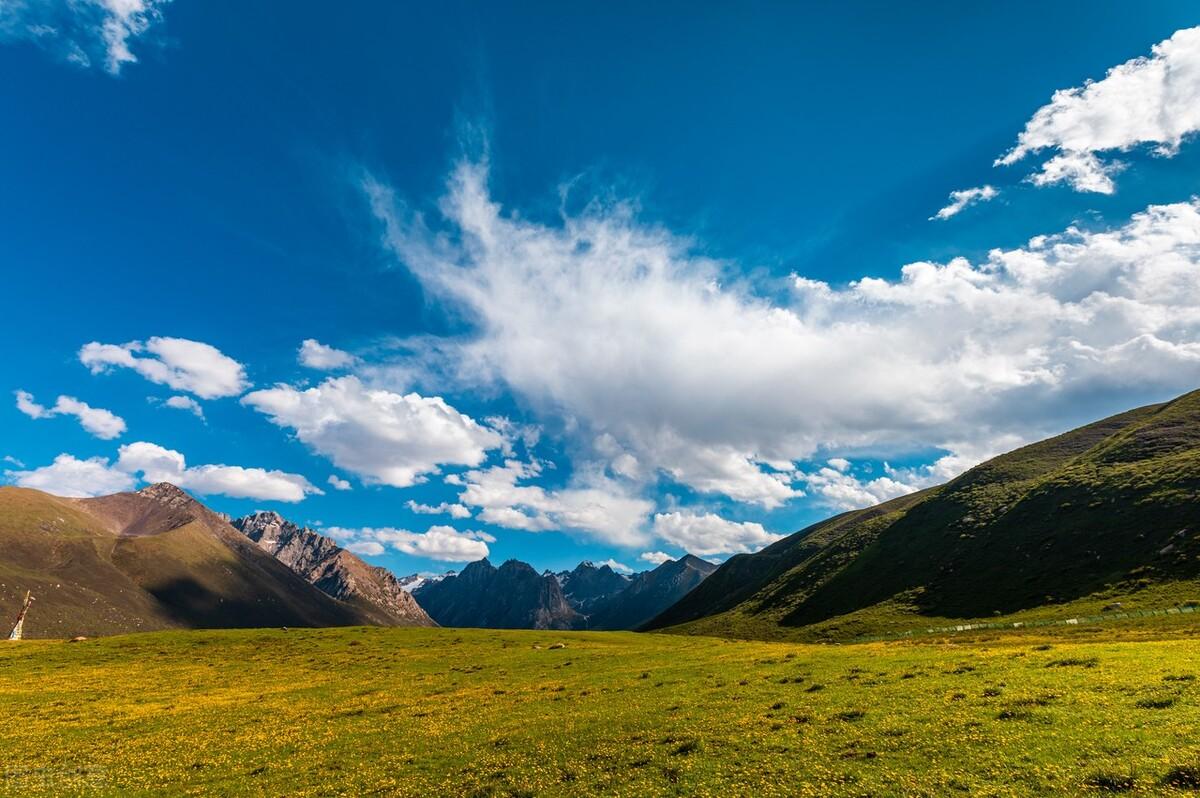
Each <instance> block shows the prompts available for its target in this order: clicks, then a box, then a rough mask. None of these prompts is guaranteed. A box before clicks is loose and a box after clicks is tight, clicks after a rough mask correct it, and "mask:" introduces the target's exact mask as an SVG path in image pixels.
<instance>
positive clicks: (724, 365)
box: [368, 164, 1200, 529]
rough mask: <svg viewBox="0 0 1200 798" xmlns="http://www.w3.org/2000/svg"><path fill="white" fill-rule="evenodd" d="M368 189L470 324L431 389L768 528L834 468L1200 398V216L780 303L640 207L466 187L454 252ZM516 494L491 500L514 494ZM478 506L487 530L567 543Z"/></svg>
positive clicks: (1193, 208) (506, 511) (504, 482)
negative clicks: (560, 430)
mask: <svg viewBox="0 0 1200 798" xmlns="http://www.w3.org/2000/svg"><path fill="white" fill-rule="evenodd" d="M368 191H369V194H370V196H371V198H372V201H373V207H374V209H375V212H376V213H377V214H378V216H379V218H380V219H381V220H382V221H383V223H384V228H385V235H386V241H387V243H388V245H389V246H391V247H392V249H393V251H394V252H395V254H396V255H397V257H398V259H399V260H401V261H402V262H403V263H404V264H405V265H407V267H408V268H409V269H410V270H411V271H412V272H413V273H414V274H415V275H416V276H417V277H418V278H419V280H420V281H421V283H422V285H423V286H424V287H425V289H426V291H427V292H428V293H429V295H430V297H431V298H432V299H434V300H436V301H439V302H441V303H443V304H444V305H446V306H448V307H449V308H450V309H451V310H452V311H453V312H455V313H456V314H458V315H459V316H460V317H462V318H464V319H466V320H467V321H468V323H469V324H470V332H469V333H468V334H466V335H464V336H463V337H461V338H457V339H453V340H441V341H438V342H437V346H436V349H435V350H433V351H432V352H431V354H430V356H431V357H435V358H437V359H438V363H439V367H438V368H437V369H436V370H434V372H433V373H435V374H436V375H437V376H438V377H445V375H447V374H449V375H450V376H451V377H452V378H455V380H456V382H457V386H458V387H460V388H462V389H463V390H470V389H473V388H480V387H489V386H493V385H495V384H500V385H503V386H506V387H508V388H511V389H512V390H513V391H515V392H516V393H517V395H518V397H519V398H520V399H521V400H522V401H524V402H525V403H526V404H527V405H528V406H529V407H531V408H532V409H533V411H534V412H536V413H541V414H543V415H545V416H547V417H558V418H565V419H568V420H569V422H570V424H569V426H568V431H569V432H573V434H574V435H575V436H576V444H577V449H575V450H574V451H578V452H581V454H579V455H578V457H579V458H580V460H581V461H582V462H583V464H584V465H587V464H588V463H589V462H602V463H605V468H606V469H607V470H608V471H611V472H613V473H614V475H616V473H617V472H616V469H614V468H612V467H611V465H609V464H611V463H612V462H613V460H614V458H615V457H617V456H619V455H620V454H629V455H631V457H632V458H633V462H634V463H636V467H633V463H630V468H628V469H622V470H623V471H624V472H625V474H632V475H634V476H637V475H639V474H640V475H648V476H646V477H645V478H652V477H653V475H654V474H666V475H668V476H669V477H671V478H672V479H674V480H676V481H678V482H680V483H683V484H684V485H687V486H689V487H691V488H692V489H694V490H698V491H701V492H705V493H717V494H723V495H726V496H730V497H733V498H735V499H738V500H739V501H743V502H753V503H757V504H760V505H762V506H764V507H768V508H769V507H775V506H778V505H779V504H781V503H783V502H786V501H788V500H789V499H791V498H792V497H795V496H798V495H801V493H802V492H803V489H804V488H803V484H802V483H798V482H797V481H796V479H795V472H794V467H793V466H792V465H791V464H792V463H795V462H800V461H805V460H809V459H811V458H812V457H813V456H815V455H817V454H819V453H820V452H821V451H830V450H842V451H847V450H851V449H853V448H854V447H871V448H872V449H873V450H874V451H877V452H889V451H897V452H898V451H904V452H915V451H918V450H927V449H928V447H930V446H936V447H940V448H942V449H944V450H945V451H946V453H947V456H949V457H951V461H952V462H955V463H957V464H958V465H959V466H960V467H966V466H969V465H971V463H970V462H969V459H968V458H967V457H966V456H965V453H966V452H967V451H968V449H971V450H974V449H983V448H987V446H988V445H989V444H991V443H992V442H994V441H998V440H1008V441H1012V442H1020V441H1024V440H1029V439H1032V438H1036V437H1041V436H1044V435H1046V434H1049V433H1052V432H1056V431H1061V430H1062V429H1064V428H1067V427H1068V426H1071V425H1073V424H1075V423H1077V422H1081V421H1085V420H1088V418H1089V416H1091V415H1092V414H1093V413H1094V409H1095V408H1096V407H1098V406H1100V407H1109V408H1112V409H1113V410H1114V411H1115V410H1117V409H1119V408H1121V407H1122V406H1127V401H1129V397H1136V398H1142V397H1147V396H1156V397H1164V398H1165V397H1167V396H1170V395H1171V394H1172V393H1181V392H1183V391H1184V390H1189V389H1190V388H1192V387H1194V386H1195V385H1196V384H1197V383H1200V343H1197V341H1198V340H1200V280H1197V270H1198V267H1200V264H1198V262H1197V261H1198V260H1200V254H1198V253H1200V250H1198V248H1197V243H1198V242H1200V201H1194V202H1185V203H1178V204H1174V205H1163V206H1152V207H1150V208H1148V209H1146V210H1145V211H1144V212H1142V213H1138V214H1136V215H1134V216H1133V217H1132V218H1131V219H1130V220H1129V221H1128V222H1127V223H1126V224H1124V225H1122V226H1119V227H1116V228H1113V229H1107V230H1099V231H1088V230H1083V229H1076V228H1070V229H1067V230H1066V231H1063V232H1061V233H1058V234H1055V235H1047V236H1039V237H1037V238H1034V239H1033V240H1031V241H1030V242H1028V244H1027V245H1025V246H1023V247H1018V248H1015V249H1008V250H1002V249H997V250H993V251H992V252H990V253H988V255H987V256H986V258H984V259H982V260H981V261H977V262H971V261H969V260H967V259H965V258H955V259H952V260H950V261H949V262H944V263H937V262H917V263H910V264H908V265H906V266H904V267H903V268H902V269H901V270H900V273H899V275H898V276H897V277H896V278H894V279H888V278H883V277H871V278H864V279H861V280H857V281H853V282H851V283H849V284H847V285H843V286H834V285H829V284H826V283H823V282H819V281H816V280H811V279H808V278H805V277H802V276H799V275H797V276H795V277H794V278H793V279H792V280H791V282H790V285H789V286H788V287H787V289H786V290H784V289H783V288H782V287H781V286H780V285H779V283H778V282H776V281H765V282H764V281H752V280H750V279H749V278H745V277H739V276H738V275H740V274H744V273H745V272H747V271H749V270H748V269H745V268H734V267H733V266H732V265H731V264H723V263H719V262H714V261H712V260H711V259H708V258H706V257H704V256H702V255H698V254H696V253H695V251H694V248H693V246H692V244H691V243H690V242H689V241H687V240H685V239H681V238H679V237H677V236H674V235H672V234H670V233H669V232H668V231H665V230H663V229H662V228H659V227H655V226H652V225H646V224H643V223H640V222H639V221H638V220H637V219H636V218H635V216H634V215H633V212H632V211H631V210H630V209H629V208H627V207H625V206H621V205H618V206H615V207H614V206H611V205H598V204H594V205H593V206H592V207H591V208H590V209H588V210H587V211H585V212H584V213H582V214H581V215H579V216H571V215H566V216H564V218H563V220H562V221H561V222H560V223H556V224H553V225H548V224H544V223H541V222H535V221H530V220H527V219H526V218H524V217H521V216H519V215H516V214H511V213H505V212H503V211H502V210H501V208H500V207H499V206H498V205H497V203H496V202H495V201H494V200H493V199H492V198H491V196H490V195H489V194H488V191H487V185H486V169H485V168H484V167H482V166H479V165H472V164H467V165H463V166H461V167H460V168H458V169H457V170H456V171H455V173H454V176H453V178H452V180H451V182H450V186H449V190H448V193H447V195H446V197H445V198H444V200H443V202H442V206H441V207H442V211H443V215H444V221H445V224H446V226H447V228H448V230H449V231H450V232H449V233H447V232H446V231H444V230H440V229H429V228H428V227H427V226H426V222H424V221H422V220H420V219H417V218H416V217H414V216H412V215H410V214H407V213H406V212H405V211H404V209H403V208H402V207H401V206H399V205H397V204H396V203H395V201H394V200H393V199H392V198H391V196H390V195H389V193H388V191H387V190H386V189H384V188H382V187H380V186H379V185H378V184H373V183H372V184H368ZM418 345H419V342H414V346H418ZM1083 399H1086V400H1088V407H1087V408H1084V405H1083V402H1082V401H1081V400H1083ZM1081 408H1084V409H1081ZM954 447H959V448H954ZM589 448H590V452H589ZM951 461H947V462H951ZM512 476H513V475H512V474H510V473H508V472H507V471H506V470H501V471H499V472H497V473H496V474H495V475H493V477H492V481H493V482H499V483H500V485H499V487H500V491H501V493H502V494H503V493H507V492H510V491H512V489H513V487H514V484H515V483H514V480H513V479H512ZM620 479H622V480H625V479H627V476H625V475H621V476H620ZM473 493H474V494H475V495H476V501H478V502H479V504H477V505H476V506H481V507H486V509H487V520H490V519H496V522H497V523H500V522H503V523H505V524H506V525H511V526H516V527H519V528H535V529H536V528H548V527H550V526H552V525H553V521H551V520H547V519H546V513H544V512H539V511H536V510H533V511H530V510H529V509H526V510H525V511H522V510H521V509H520V508H517V506H516V504H515V503H514V502H508V501H504V500H501V499H495V500H491V499H488V500H484V499H483V498H482V495H481V494H483V493H484V491H482V490H481V489H480V488H477V489H476V490H474V491H473ZM535 499H536V501H541V500H542V499H541V497H536V496H535ZM463 501H464V503H468V504H470V502H467V501H465V499H464V500H463ZM514 508H515V509H514Z"/></svg>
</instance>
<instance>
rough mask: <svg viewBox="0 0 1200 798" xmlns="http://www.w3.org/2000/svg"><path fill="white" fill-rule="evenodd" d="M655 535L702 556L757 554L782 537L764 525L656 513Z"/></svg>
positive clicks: (674, 513) (706, 514)
mask: <svg viewBox="0 0 1200 798" xmlns="http://www.w3.org/2000/svg"><path fill="white" fill-rule="evenodd" d="M654 534H655V535H657V536H658V537H660V538H662V539H663V540H665V541H667V542H668V543H672V544H674V545H676V546H679V547H680V548H681V549H684V550H685V551H687V552H688V553H689V554H695V555H697V556H699V557H705V556H707V555H710V554H739V553H743V552H753V551H758V550H759V549H761V548H762V547H763V546H766V545H768V544H770V543H774V542H775V541H777V540H779V539H780V538H782V537H783V535H774V534H772V533H770V532H768V531H767V530H765V529H763V526H762V524H756V523H753V522H751V521H744V522H741V523H738V522H736V521H727V520H726V519H724V518H722V517H721V516H719V515H714V514H713V513H703V514H700V513H692V512H673V513H658V514H656V515H655V516H654Z"/></svg>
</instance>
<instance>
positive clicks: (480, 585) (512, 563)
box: [413, 559, 586, 629]
mask: <svg viewBox="0 0 1200 798" xmlns="http://www.w3.org/2000/svg"><path fill="white" fill-rule="evenodd" d="M413 597H414V598H416V600H417V603H418V604H420V605H421V607H422V608H424V610H425V611H426V612H428V613H429V615H430V617H432V618H433V620H435V621H437V623H438V624H440V625H442V626H476V627H482V628H486V629H582V628H584V627H585V626H586V620H585V618H584V616H582V615H580V614H579V613H578V612H576V611H575V609H574V608H572V607H571V605H570V604H569V603H568V602H567V599H566V598H565V597H564V596H563V592H562V588H561V587H560V586H559V584H558V579H557V578H555V576H554V574H545V575H543V574H539V573H538V572H537V571H535V570H534V569H533V568H532V567H530V566H529V565H527V564H526V563H523V562H519V561H518V560H509V561H508V562H506V563H504V564H503V565H501V566H500V567H499V568H496V567H495V566H494V565H492V564H491V563H490V562H488V561H487V560H486V559H484V560H479V561H477V562H473V563H471V564H470V565H468V566H467V567H466V568H464V569H463V570H462V573H460V574H458V575H457V576H447V577H446V578H444V579H442V580H441V581H438V582H430V583H427V584H424V585H422V586H421V587H419V588H417V589H416V590H415V591H413Z"/></svg>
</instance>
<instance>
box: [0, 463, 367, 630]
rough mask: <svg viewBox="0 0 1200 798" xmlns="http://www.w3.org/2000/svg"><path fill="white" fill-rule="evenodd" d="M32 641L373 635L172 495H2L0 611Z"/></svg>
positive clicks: (356, 614)
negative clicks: (176, 634) (234, 633)
mask: <svg viewBox="0 0 1200 798" xmlns="http://www.w3.org/2000/svg"><path fill="white" fill-rule="evenodd" d="M26 590H30V591H32V592H33V594H34V598H35V601H34V605H33V608H32V610H31V611H30V613H29V617H28V619H27V621H26V625H25V634H26V636H28V637H55V636H70V635H89V636H90V635H102V634H116V633H122V632H132V631H140V630H150V629H167V628H173V627H188V628H192V627H203V628H218V627H258V626H338V625H349V624H362V623H369V622H370V621H369V619H368V618H366V617H365V616H364V615H363V614H362V613H361V612H360V611H359V610H357V609H356V608H354V607H352V606H350V605H348V604H344V603H342V602H339V601H337V600H335V599H333V598H330V597H329V596H327V595H325V594H324V593H322V592H321V591H319V590H317V589H316V588H315V587H313V586H312V585H310V584H309V583H308V582H306V581H305V580H303V579H302V578H300V577H299V576H297V575H296V574H295V573H293V572H292V571H291V570H290V569H289V568H288V567H287V566H285V565H283V564H282V563H281V562H279V561H278V560H276V559H275V558H274V557H272V556H270V555H269V554H267V553H266V552H264V551H262V550H260V549H259V548H258V547H256V546H255V545H254V544H253V543H252V542H251V541H249V540H248V539H247V538H246V537H245V536H244V535H242V534H241V533H240V532H238V531H237V530H235V529H234V528H233V527H231V526H230V525H229V524H228V523H226V522H225V520H224V519H222V518H221V517H220V516H218V515H217V514H216V513H213V512H212V511H210V510H208V509H207V508H206V507H204V506H203V505H201V504H200V503H199V502H197V501H195V500H194V499H192V498H191V497H190V496H188V495H187V494H186V493H184V492H183V491H181V490H179V489H178V488H176V487H175V486H173V485H169V484H166V483H160V484H157V485H152V486H150V487H148V488H144V489H143V490H140V491H137V492H136V493H119V494H114V495H112V496H104V497H100V498H95V499H63V498H58V497H55V496H51V495H49V494H46V493H42V492H40V491H36V490H30V489H26V488H14V487H0V611H2V612H3V617H5V618H7V616H9V615H11V614H15V611H16V607H17V605H18V603H19V601H20V596H21V595H23V594H24V592H25V591H26Z"/></svg>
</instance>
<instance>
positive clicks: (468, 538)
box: [323, 526, 496, 562]
mask: <svg viewBox="0 0 1200 798" xmlns="http://www.w3.org/2000/svg"><path fill="white" fill-rule="evenodd" d="M323 531H324V532H325V533H326V534H328V535H329V536H331V537H333V538H335V539H336V540H338V541H339V542H343V541H345V542H344V543H343V545H344V546H345V547H346V548H347V549H349V550H350V551H354V552H356V553H357V552H359V550H360V549H361V550H362V551H366V553H368V554H382V553H383V548H384V547H385V546H388V547H391V548H393V549H395V550H396V551H400V552H403V553H405V554H411V555H412V556H414V557H426V558H428V559H431V560H440V561H442V562H471V561H474V560H480V559H483V558H484V557H486V556H488V546H487V544H489V543H495V542H496V539H495V538H494V537H492V536H491V535H489V534H487V533H486V532H470V531H468V532H459V531H458V530H457V529H454V528H452V527H448V526H431V527H429V529H428V530H426V531H425V532H409V531H408V530H407V529H395V528H392V527H381V528H372V527H363V528H358V529H349V528H346V527H329V528H328V529H325V530H323ZM372 544H374V545H372ZM356 546H357V547H358V548H355V547H356Z"/></svg>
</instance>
